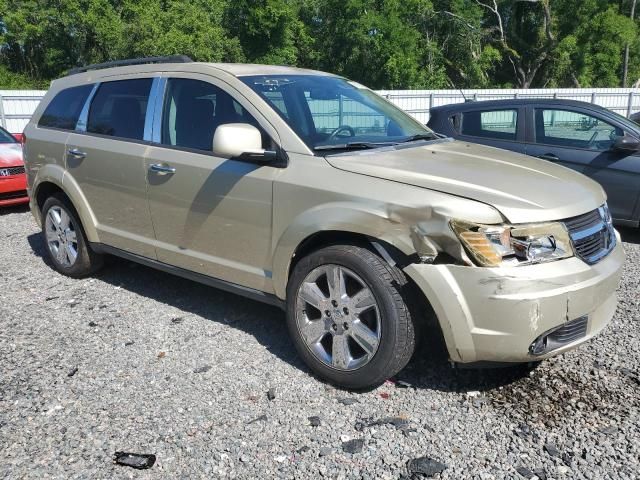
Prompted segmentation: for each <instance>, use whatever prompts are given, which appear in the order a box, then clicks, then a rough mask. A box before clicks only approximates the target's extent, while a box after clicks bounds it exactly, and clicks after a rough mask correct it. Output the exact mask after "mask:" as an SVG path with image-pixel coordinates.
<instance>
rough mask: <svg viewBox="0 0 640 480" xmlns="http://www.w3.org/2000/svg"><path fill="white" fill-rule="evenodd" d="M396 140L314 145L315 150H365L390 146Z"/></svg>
mask: <svg viewBox="0 0 640 480" xmlns="http://www.w3.org/2000/svg"><path fill="white" fill-rule="evenodd" d="M394 144H395V142H380V143H375V142H349V143H341V144H338V145H318V146H317V147H314V148H313V149H314V150H365V149H367V148H380V147H389V146H391V145H394Z"/></svg>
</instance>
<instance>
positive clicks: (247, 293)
mask: <svg viewBox="0 0 640 480" xmlns="http://www.w3.org/2000/svg"><path fill="white" fill-rule="evenodd" d="M91 248H92V249H93V250H94V251H95V252H96V253H108V254H110V255H115V256H116V257H120V258H124V259H125V260H130V261H132V262H136V263H140V264H142V265H146V266H147V267H151V268H156V269H158V270H162V271H163V272H166V273H170V274H172V275H177V276H178V277H182V278H186V279H187V280H192V281H194V282H198V283H202V284H204V285H208V286H210V287H213V288H218V289H220V290H224V291H225V292H229V293H235V294H236V295H240V296H243V297H245V298H250V299H251V300H256V301H258V302H262V303H266V304H269V305H273V306H276V307H279V308H281V309H282V310H284V309H285V308H286V302H285V301H284V300H282V299H280V298H278V297H276V296H275V295H273V294H270V293H265V292H262V291H260V290H256V289H253V288H249V287H244V286H242V285H238V284H236V283H231V282H227V281H225V280H220V279H219V278H214V277H210V276H208V275H203V274H201V273H196V272H191V271H189V270H185V269H183V268H180V267H176V266H174V265H169V264H167V263H163V262H159V261H158V260H153V259H151V258H147V257H143V256H141V255H137V254H135V253H131V252H127V251H125V250H121V249H119V248H116V247H112V246H110V245H105V244H103V243H91Z"/></svg>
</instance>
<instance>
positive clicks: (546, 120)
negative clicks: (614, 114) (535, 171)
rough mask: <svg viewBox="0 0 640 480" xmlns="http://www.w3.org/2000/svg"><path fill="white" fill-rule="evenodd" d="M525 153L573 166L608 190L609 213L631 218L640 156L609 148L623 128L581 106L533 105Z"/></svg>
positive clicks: (637, 191)
mask: <svg viewBox="0 0 640 480" xmlns="http://www.w3.org/2000/svg"><path fill="white" fill-rule="evenodd" d="M532 114H533V116H534V125H535V139H534V142H533V143H529V144H527V150H526V152H527V154H528V155H531V156H534V157H539V158H542V159H544V160H548V161H551V162H554V163H558V164H560V165H564V166H565V167H569V168H572V169H574V170H577V171H578V172H580V173H582V174H584V175H586V176H588V177H590V178H592V179H593V180H595V181H596V182H598V183H599V184H600V185H602V187H603V188H604V190H605V192H606V193H607V198H608V204H609V209H610V210H611V215H612V216H613V218H614V219H616V220H623V221H625V220H626V221H632V220H637V218H634V212H635V210H636V204H637V203H638V198H639V196H640V168H639V167H640V157H638V156H635V155H632V154H629V153H625V152H620V151H614V150H612V149H611V147H612V146H613V142H614V140H615V138H616V137H618V136H621V135H623V134H624V131H623V130H622V128H620V127H618V126H616V125H613V124H612V123H611V122H608V121H605V120H604V119H603V118H600V117H598V116H596V115H595V114H592V113H588V112H586V111H581V110H577V109H576V110H567V109H557V108H536V109H534V110H533V112H532Z"/></svg>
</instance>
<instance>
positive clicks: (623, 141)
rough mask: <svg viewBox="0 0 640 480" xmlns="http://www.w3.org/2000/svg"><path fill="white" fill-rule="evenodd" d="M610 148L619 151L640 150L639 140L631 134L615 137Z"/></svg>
mask: <svg viewBox="0 0 640 480" xmlns="http://www.w3.org/2000/svg"><path fill="white" fill-rule="evenodd" d="M611 149H612V150H616V151H619V152H636V151H638V150H640V140H638V139H637V138H635V137H632V136H631V135H623V136H621V137H616V139H615V140H614V141H613V146H612V147H611Z"/></svg>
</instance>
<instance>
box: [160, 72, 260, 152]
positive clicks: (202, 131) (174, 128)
mask: <svg viewBox="0 0 640 480" xmlns="http://www.w3.org/2000/svg"><path fill="white" fill-rule="evenodd" d="M225 123H249V124H251V125H253V126H255V127H256V128H258V129H259V125H258V122H257V121H256V120H255V119H254V118H253V117H252V116H251V115H250V114H249V113H248V112H247V111H246V110H245V109H244V108H243V107H242V105H240V104H239V103H238V102H237V101H236V100H234V99H233V97H232V96H231V95H229V94H228V93H227V92H225V91H224V90H222V89H220V88H218V87H216V86H215V85H212V84H210V83H207V82H203V81H200V80H191V79H183V78H171V79H169V80H168V81H167V90H166V94H165V98H164V109H163V115H162V139H161V142H162V144H163V145H170V146H175V147H182V148H190V149H196V150H205V151H211V146H212V142H213V135H214V132H215V130H216V128H218V126H220V125H223V124H225Z"/></svg>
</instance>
